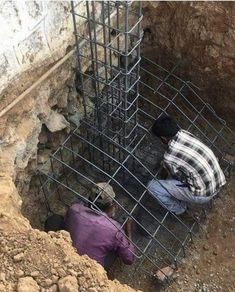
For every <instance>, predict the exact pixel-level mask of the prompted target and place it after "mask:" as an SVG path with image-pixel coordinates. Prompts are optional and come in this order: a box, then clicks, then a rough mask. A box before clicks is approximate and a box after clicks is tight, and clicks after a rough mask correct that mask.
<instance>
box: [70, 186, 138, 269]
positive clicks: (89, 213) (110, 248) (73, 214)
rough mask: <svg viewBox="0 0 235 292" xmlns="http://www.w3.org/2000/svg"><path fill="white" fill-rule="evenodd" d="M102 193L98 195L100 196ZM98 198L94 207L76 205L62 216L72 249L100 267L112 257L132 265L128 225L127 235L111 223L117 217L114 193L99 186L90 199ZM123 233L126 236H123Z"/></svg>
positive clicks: (118, 226)
mask: <svg viewBox="0 0 235 292" xmlns="http://www.w3.org/2000/svg"><path fill="white" fill-rule="evenodd" d="M100 192H101V193H100ZM98 193H100V195H99V196H98V198H97V200H96V202H95V204H96V206H97V207H98V208H99V209H100V210H101V211H102V212H100V211H98V210H97V209H95V208H94V207H92V206H90V207H86V206H83V205H81V204H79V203H76V204H74V205H72V206H71V207H70V209H69V210H68V212H67V214H66V216H65V229H66V230H67V231H68V232H69V233H70V235H71V238H72V242H73V246H74V247H75V248H76V249H77V251H78V253H79V254H80V255H84V254H86V255H88V256H89V257H90V258H92V259H94V260H96V261H97V262H98V263H100V264H101V265H102V266H106V263H105V262H106V260H107V258H108V257H109V256H110V255H111V254H115V255H116V256H119V257H120V258H121V259H122V261H123V262H124V263H125V264H127V265H131V264H132V263H133V262H134V254H133V252H134V247H133V245H132V243H131V242H130V241H129V240H128V239H127V237H128V238H129V239H131V236H132V227H131V225H132V224H131V221H128V222H127V225H126V231H124V230H121V225H120V224H119V223H118V222H117V221H115V220H114V219H112V218H113V217H114V216H115V213H116V206H115V204H114V201H113V199H114V197H115V193H114V191H113V188H112V187H111V186H110V185H108V184H107V183H105V182H104V183H98V184H97V189H96V191H95V192H94V191H93V195H92V197H91V198H90V199H91V201H93V200H94V196H97V195H98ZM125 232H126V236H127V237H126V236H125V235H124V233H125Z"/></svg>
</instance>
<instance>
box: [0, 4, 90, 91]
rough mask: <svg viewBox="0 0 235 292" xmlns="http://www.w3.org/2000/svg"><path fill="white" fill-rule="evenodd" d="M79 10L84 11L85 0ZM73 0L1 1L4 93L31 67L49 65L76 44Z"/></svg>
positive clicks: (1, 82) (1, 81) (0, 57)
mask: <svg viewBox="0 0 235 292" xmlns="http://www.w3.org/2000/svg"><path fill="white" fill-rule="evenodd" d="M75 2H76V3H77V2H80V4H79V12H82V11H84V7H85V6H84V1H75ZM70 9H71V7H70V1H49V0H40V1H39V0H35V1H25V0H14V1H12V0H0V92H1V91H2V90H3V89H4V88H6V87H7V86H8V85H9V83H10V82H11V81H12V80H13V78H15V77H16V76H20V74H21V73H22V72H24V71H27V70H28V69H36V68H38V67H41V66H43V65H48V64H50V63H53V62H55V61H56V60H58V59H59V58H60V57H62V56H63V55H64V54H65V52H66V48H67V47H68V46H69V45H72V44H73V43H74V36H73V23H72V16H71V13H70Z"/></svg>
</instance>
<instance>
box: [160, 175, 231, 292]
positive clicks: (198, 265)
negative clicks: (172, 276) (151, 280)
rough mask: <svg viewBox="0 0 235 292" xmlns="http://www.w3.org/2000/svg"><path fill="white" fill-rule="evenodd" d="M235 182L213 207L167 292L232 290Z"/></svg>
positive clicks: (227, 291)
mask: <svg viewBox="0 0 235 292" xmlns="http://www.w3.org/2000/svg"><path fill="white" fill-rule="evenodd" d="M234 187H235V181H234V179H233V182H231V183H230V184H229V186H228V187H227V190H226V191H225V193H224V194H223V196H221V198H220V199H217V201H216V202H215V204H214V207H213V210H212V212H211V213H210V214H209V216H208V221H207V223H206V225H205V226H203V230H202V232H201V233H200V236H199V237H198V238H197V239H196V240H195V242H194V244H193V246H192V248H191V250H190V253H189V254H188V257H187V260H186V261H185V263H184V264H183V265H182V267H180V269H179V271H178V273H177V274H176V277H177V278H176V280H175V281H174V283H172V285H171V286H170V287H168V288H166V289H165V291H167V292H173V291H179V292H186V291H187V292H189V291H190V292H191V291H192V292H232V291H235V288H234V279H235V249H234V242H235V232H234V231H235V217H234V209H235V191H234Z"/></svg>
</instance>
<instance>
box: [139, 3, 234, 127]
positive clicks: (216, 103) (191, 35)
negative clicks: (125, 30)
mask: <svg viewBox="0 0 235 292" xmlns="http://www.w3.org/2000/svg"><path fill="white" fill-rule="evenodd" d="M143 13H144V19H143V20H144V21H143V22H144V25H143V26H144V29H145V32H146V34H145V40H144V45H143V49H144V51H145V52H146V53H147V54H148V55H149V56H150V57H153V58H155V59H156V60H157V61H158V62H160V63H162V64H163V65H166V66H167V65H168V63H169V61H172V63H176V62H177V61H178V60H182V61H184V66H183V70H182V72H181V73H182V74H183V77H184V78H186V80H190V79H191V81H192V82H194V83H196V84H197V85H198V86H200V87H201V88H202V92H204V98H206V99H207V100H208V101H209V102H210V103H211V105H213V107H215V108H216V110H217V112H218V113H219V114H222V116H223V117H224V118H225V119H227V120H229V122H231V123H233V125H234V121H233V118H232V117H233V116H234V114H235V98H234V89H235V66H234V65H235V64H234V60H235V49H234V48H235V3H234V2H223V1H221V2H151V1H147V2H144V10H143ZM171 65H172V64H171Z"/></svg>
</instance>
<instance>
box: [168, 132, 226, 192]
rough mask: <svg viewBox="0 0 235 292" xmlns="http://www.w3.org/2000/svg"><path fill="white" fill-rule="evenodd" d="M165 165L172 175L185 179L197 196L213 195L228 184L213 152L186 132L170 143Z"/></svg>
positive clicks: (179, 133) (180, 133) (178, 134)
mask: <svg viewBox="0 0 235 292" xmlns="http://www.w3.org/2000/svg"><path fill="white" fill-rule="evenodd" d="M164 163H165V164H166V166H168V168H170V171H171V173H172V174H174V175H176V177H178V178H181V179H182V178H184V179H185V182H186V183H187V185H188V187H189V189H190V190H191V191H192V192H193V193H194V194H195V195H196V196H210V195H213V193H214V192H215V191H216V190H217V189H219V188H220V187H221V186H223V185H224V184H225V183H226V181H225V177H224V174H223V172H222V170H221V168H220V166H219V163H218V161H217V159H216V157H215V155H214V154H213V152H212V151H211V150H210V149H209V148H208V147H207V146H206V145H204V144H203V143H202V142H200V141H199V140H198V139H197V138H196V137H194V136H193V135H191V134H190V133H189V132H187V131H184V130H180V131H179V132H178V133H177V134H176V136H175V137H174V138H173V139H172V140H171V142H170V143H169V148H168V150H167V151H166V153H165V155H164Z"/></svg>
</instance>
